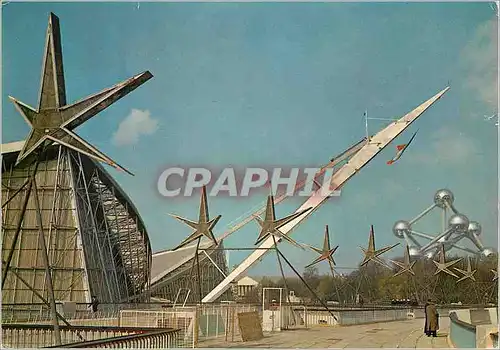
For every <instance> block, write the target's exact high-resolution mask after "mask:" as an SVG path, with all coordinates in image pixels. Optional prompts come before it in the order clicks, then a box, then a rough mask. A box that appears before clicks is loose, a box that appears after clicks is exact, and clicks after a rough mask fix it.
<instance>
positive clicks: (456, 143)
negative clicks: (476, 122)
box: [405, 127, 479, 166]
mask: <svg viewBox="0 0 500 350" xmlns="http://www.w3.org/2000/svg"><path fill="white" fill-rule="evenodd" d="M478 154H479V147H478V146H477V144H476V142H475V141H474V140H473V139H471V138H469V137H467V136H466V135H465V134H463V133H461V132H458V131H454V130H453V129H451V128H449V127H446V128H445V127H443V128H442V129H438V130H437V131H436V132H434V133H433V134H432V135H431V143H430V149H429V150H428V151H427V152H425V153H423V152H421V153H409V154H406V155H405V156H407V157H409V158H412V159H413V160H415V161H416V162H420V163H425V164H426V165H438V164H439V165H451V166H462V165H467V164H468V163H469V162H470V160H471V159H472V158H474V157H475V156H477V155H478Z"/></svg>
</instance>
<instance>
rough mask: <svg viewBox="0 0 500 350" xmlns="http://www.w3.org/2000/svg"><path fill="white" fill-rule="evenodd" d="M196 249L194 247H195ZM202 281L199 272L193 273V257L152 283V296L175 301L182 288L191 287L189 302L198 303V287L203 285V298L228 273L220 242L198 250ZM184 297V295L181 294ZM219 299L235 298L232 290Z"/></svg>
mask: <svg viewBox="0 0 500 350" xmlns="http://www.w3.org/2000/svg"><path fill="white" fill-rule="evenodd" d="M193 250H194V249H193ZM198 258H199V264H200V271H201V273H200V276H201V281H198V280H197V274H196V273H193V271H192V268H193V259H195V256H194V254H193V257H192V258H191V259H189V260H188V261H186V262H184V264H182V265H181V266H179V267H178V268H176V269H175V270H174V271H172V272H170V273H168V274H167V275H165V276H163V277H162V278H161V279H160V280H158V281H156V282H154V283H153V284H152V285H151V296H152V297H157V298H163V299H168V300H171V301H174V300H175V298H176V296H177V294H178V292H179V290H180V289H190V293H189V295H188V299H187V303H197V302H198V301H199V300H200V296H199V291H198V288H194V287H195V286H196V287H197V286H198V285H201V294H202V295H201V297H202V298H203V297H204V296H205V295H206V294H207V293H209V292H210V291H211V290H212V289H213V288H214V287H215V286H216V285H218V284H219V283H220V282H222V280H223V279H224V278H225V277H226V275H227V274H228V267H227V264H226V258H225V254H224V247H223V244H222V243H219V244H218V245H217V247H214V246H212V248H211V249H200V250H199V251H198ZM180 299H184V296H180ZM219 300H233V295H232V292H231V291H230V290H227V291H226V292H225V293H223V294H222V295H221V296H220V297H219Z"/></svg>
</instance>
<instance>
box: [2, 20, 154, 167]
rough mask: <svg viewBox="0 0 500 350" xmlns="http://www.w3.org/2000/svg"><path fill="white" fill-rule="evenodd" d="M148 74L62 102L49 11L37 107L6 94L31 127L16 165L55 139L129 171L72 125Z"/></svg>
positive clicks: (57, 44) (55, 30) (57, 39)
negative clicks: (90, 94) (75, 100)
mask: <svg viewBox="0 0 500 350" xmlns="http://www.w3.org/2000/svg"><path fill="white" fill-rule="evenodd" d="M152 77H153V75H152V74H151V73H150V72H148V71H146V72H144V73H141V74H138V75H136V76H134V77H132V78H130V79H128V80H126V81H124V82H122V83H120V84H117V85H115V86H113V87H111V88H108V89H105V90H103V91H101V92H99V93H97V94H95V95H92V96H89V97H87V98H85V99H83V100H80V101H78V102H75V103H73V104H70V105H68V104H66V88H65V83H64V72H63V60H62V48H61V34H60V30H59V19H58V18H57V16H56V15H54V14H53V13H51V14H50V16H49V24H48V27H47V37H46V42H45V54H44V59H43V66H42V80H41V87H40V94H39V99H38V108H36V109H35V108H33V107H30V106H28V105H27V104H24V103H23V102H21V101H19V100H17V99H15V98H13V97H10V96H9V98H10V99H11V101H12V102H13V103H14V105H15V107H16V109H17V110H18V111H19V113H21V115H22V116H23V117H24V119H25V120H26V122H27V123H28V124H29V125H30V127H31V131H30V133H29V136H28V138H27V139H26V142H25V144H24V146H23V148H22V150H21V152H20V153H19V155H18V158H17V162H16V165H17V164H19V163H20V162H21V161H22V160H23V159H25V158H27V157H28V156H29V155H30V154H33V153H35V151H36V150H38V149H39V148H40V147H43V146H45V145H49V144H52V143H53V142H56V143H58V144H61V145H63V146H66V147H68V148H71V149H73V150H75V151H77V152H80V153H83V154H85V155H87V156H89V157H92V158H94V159H96V160H98V161H100V162H104V163H107V164H109V165H111V166H113V167H115V168H117V169H121V170H124V171H126V172H127V173H129V174H131V173H130V172H129V171H128V170H126V169H124V168H123V167H121V166H120V165H118V164H117V163H116V162H114V161H113V160H112V159H111V158H109V157H108V156H106V155H105V154H104V153H102V152H100V151H99V150H98V149H96V148H95V147H93V146H92V145H91V144H89V143H88V142H87V141H85V140H84V139H82V138H81V137H79V136H78V135H76V134H75V133H74V132H73V129H75V128H76V127H78V126H80V125H81V124H83V123H84V122H86V121H87V120H89V119H90V118H92V117H93V116H95V115H96V114H97V113H99V112H101V111H102V110H104V109H105V108H107V107H109V106H110V105H111V104H112V103H114V102H115V101H117V100H118V99H120V98H122V97H123V96H125V95H127V94H128V93H130V92H131V91H133V90H134V89H136V88H137V87H139V86H140V85H142V84H144V83H145V82H146V81H148V80H149V79H151V78H152Z"/></svg>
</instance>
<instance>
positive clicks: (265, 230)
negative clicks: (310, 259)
mask: <svg viewBox="0 0 500 350" xmlns="http://www.w3.org/2000/svg"><path fill="white" fill-rule="evenodd" d="M309 210H311V208H307V209H304V210H301V211H300V212H297V213H293V214H291V215H288V216H286V217H284V218H282V219H276V214H275V212H274V197H273V196H272V195H270V196H268V197H267V205H266V214H265V217H264V220H262V219H261V218H260V217H258V216H254V219H255V220H256V221H257V223H258V224H259V226H260V227H261V230H260V233H259V237H258V238H257V242H255V244H259V243H260V242H262V241H263V240H264V239H266V238H267V237H268V236H274V237H277V238H283V239H285V240H286V241H288V242H289V243H291V244H293V245H295V246H297V247H299V248H300V249H304V247H302V246H301V245H300V244H299V243H297V242H295V241H294V240H293V239H291V238H290V237H288V236H287V235H285V234H283V233H282V232H281V231H280V230H279V229H280V228H281V227H282V226H285V225H286V224H288V223H289V222H290V221H292V220H294V219H295V218H297V217H299V216H301V215H302V214H303V213H305V212H307V211H309Z"/></svg>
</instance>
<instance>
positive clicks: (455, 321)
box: [449, 311, 476, 348]
mask: <svg viewBox="0 0 500 350" xmlns="http://www.w3.org/2000/svg"><path fill="white" fill-rule="evenodd" d="M449 337H450V341H451V342H452V344H453V346H454V347H456V348H475V347H476V326H475V325H473V324H470V323H467V322H464V321H462V320H460V319H459V318H458V316H457V313H456V312H454V311H451V312H450V335H449Z"/></svg>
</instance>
